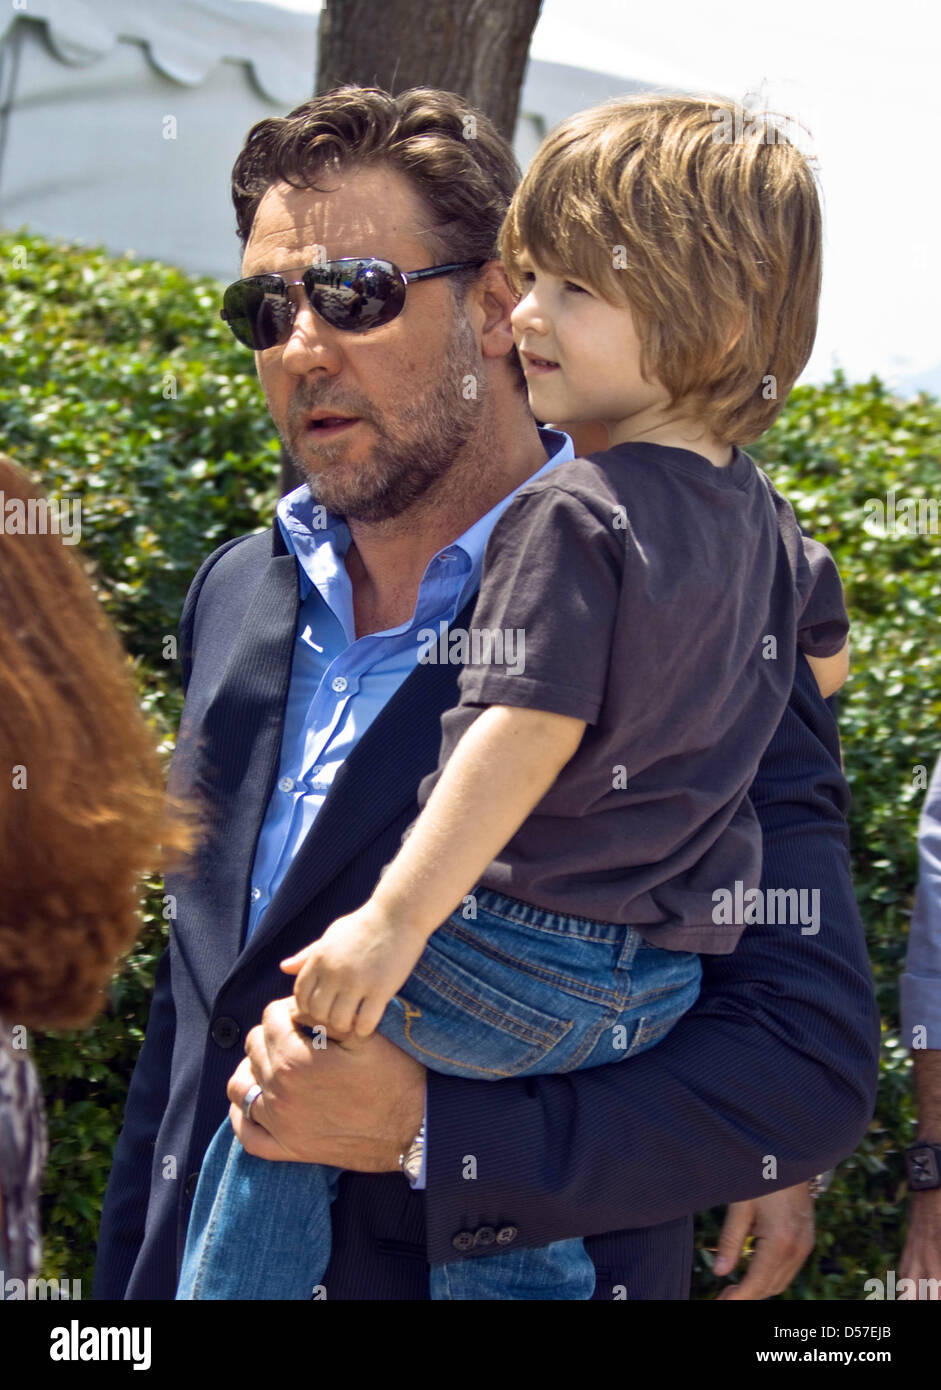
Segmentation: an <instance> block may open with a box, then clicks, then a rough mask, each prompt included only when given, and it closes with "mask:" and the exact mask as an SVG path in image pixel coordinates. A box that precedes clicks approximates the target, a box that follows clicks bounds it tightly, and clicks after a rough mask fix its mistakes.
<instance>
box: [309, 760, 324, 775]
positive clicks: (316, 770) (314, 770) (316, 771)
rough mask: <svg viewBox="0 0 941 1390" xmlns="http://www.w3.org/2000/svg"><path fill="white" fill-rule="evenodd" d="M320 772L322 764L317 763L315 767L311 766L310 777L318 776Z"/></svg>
mask: <svg viewBox="0 0 941 1390" xmlns="http://www.w3.org/2000/svg"><path fill="white" fill-rule="evenodd" d="M321 772H323V764H322V763H318V764H317V766H316V767H312V768H311V770H310V775H311V777H319V776H320V774H321Z"/></svg>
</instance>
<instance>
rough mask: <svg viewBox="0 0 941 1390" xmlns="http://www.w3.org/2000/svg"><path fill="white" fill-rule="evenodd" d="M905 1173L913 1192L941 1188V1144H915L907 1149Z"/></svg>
mask: <svg viewBox="0 0 941 1390" xmlns="http://www.w3.org/2000/svg"><path fill="white" fill-rule="evenodd" d="M905 1171H906V1173H907V1175H908V1186H909V1188H910V1189H911V1191H912V1192H928V1191H930V1190H931V1188H934V1187H941V1144H928V1143H923V1144H913V1145H912V1146H911V1148H910V1149H906V1150H905Z"/></svg>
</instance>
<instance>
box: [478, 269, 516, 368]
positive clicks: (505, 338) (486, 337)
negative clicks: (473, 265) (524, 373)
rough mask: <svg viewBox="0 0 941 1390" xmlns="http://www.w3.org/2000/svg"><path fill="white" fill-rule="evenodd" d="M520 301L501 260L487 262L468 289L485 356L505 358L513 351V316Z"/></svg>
mask: <svg viewBox="0 0 941 1390" xmlns="http://www.w3.org/2000/svg"><path fill="white" fill-rule="evenodd" d="M518 303H519V296H518V295H517V294H516V292H515V290H514V289H513V287H512V286H511V285H510V282H509V280H508V279H507V278H506V271H505V270H504V269H503V264H502V262H501V261H488V262H487V264H486V265H484V266H482V267H481V270H480V274H479V275H478V277H477V279H476V280H475V281H474V283H473V285H472V286H471V288H470V289H469V290H468V292H467V311H468V315H469V316H470V319H471V322H472V323H473V324H474V325H475V327H478V329H479V332H480V349H481V352H482V353H483V355H484V357H505V356H506V355H507V353H509V352H512V351H514V346H515V345H514V343H513V329H512V327H511V326H510V315H511V314H512V312H513V310H514V309H515V308H516V306H517V304H518Z"/></svg>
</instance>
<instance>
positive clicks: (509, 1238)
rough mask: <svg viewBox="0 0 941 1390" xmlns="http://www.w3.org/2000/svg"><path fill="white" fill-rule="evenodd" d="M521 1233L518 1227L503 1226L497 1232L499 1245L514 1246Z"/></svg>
mask: <svg viewBox="0 0 941 1390" xmlns="http://www.w3.org/2000/svg"><path fill="white" fill-rule="evenodd" d="M519 1233H520V1232H519V1227H518V1226H501V1227H500V1229H499V1231H497V1244H498V1245H512V1243H513V1241H514V1240H515V1239H516V1237H517V1236H518V1235H519Z"/></svg>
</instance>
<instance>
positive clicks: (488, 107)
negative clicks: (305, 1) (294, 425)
mask: <svg viewBox="0 0 941 1390" xmlns="http://www.w3.org/2000/svg"><path fill="white" fill-rule="evenodd" d="M541 5H542V0H463V3H462V0H325V3H324V8H323V10H322V11H321V14H320V31H319V55H320V56H319V61H318V66H317V91H318V93H319V92H328V91H329V90H330V89H331V87H339V86H340V85H341V84H342V83H344V82H356V83H358V84H359V85H360V86H361V87H382V88H383V89H384V90H385V91H387V92H391V93H392V94H393V95H396V94H397V93H398V92H405V91H407V90H408V89H409V87H440V88H442V89H443V90H444V91H447V92H458V93H459V94H460V95H461V96H463V97H466V98H467V101H468V104H469V105H471V106H475V107H476V108H477V109H478V110H479V111H483V112H484V113H485V114H486V115H488V116H489V117H490V119H491V120H492V121H493V123H494V125H495V126H496V127H497V129H498V130H500V131H501V132H502V133H503V135H505V136H506V138H507V139H508V140H510V141H512V139H513V135H514V133H515V130H516V115H517V112H518V110H519V103H520V91H521V89H522V85H523V73H524V71H525V69H526V59H527V56H528V54H529V41H530V38H531V37H532V32H533V29H534V28H535V27H536V20H537V19H538V18H539V10H540V7H541ZM303 481H304V480H303V478H302V477H301V475H300V473H299V472H298V471H297V469H295V467H294V465H293V463H292V462H291V460H290V459H289V458H288V456H287V454H286V453H285V452H284V450H283V449H282V450H281V492H282V494H284V493H285V492H291V491H292V490H293V489H294V488H296V487H298V486H299V484H300V483H302V482H303Z"/></svg>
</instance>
